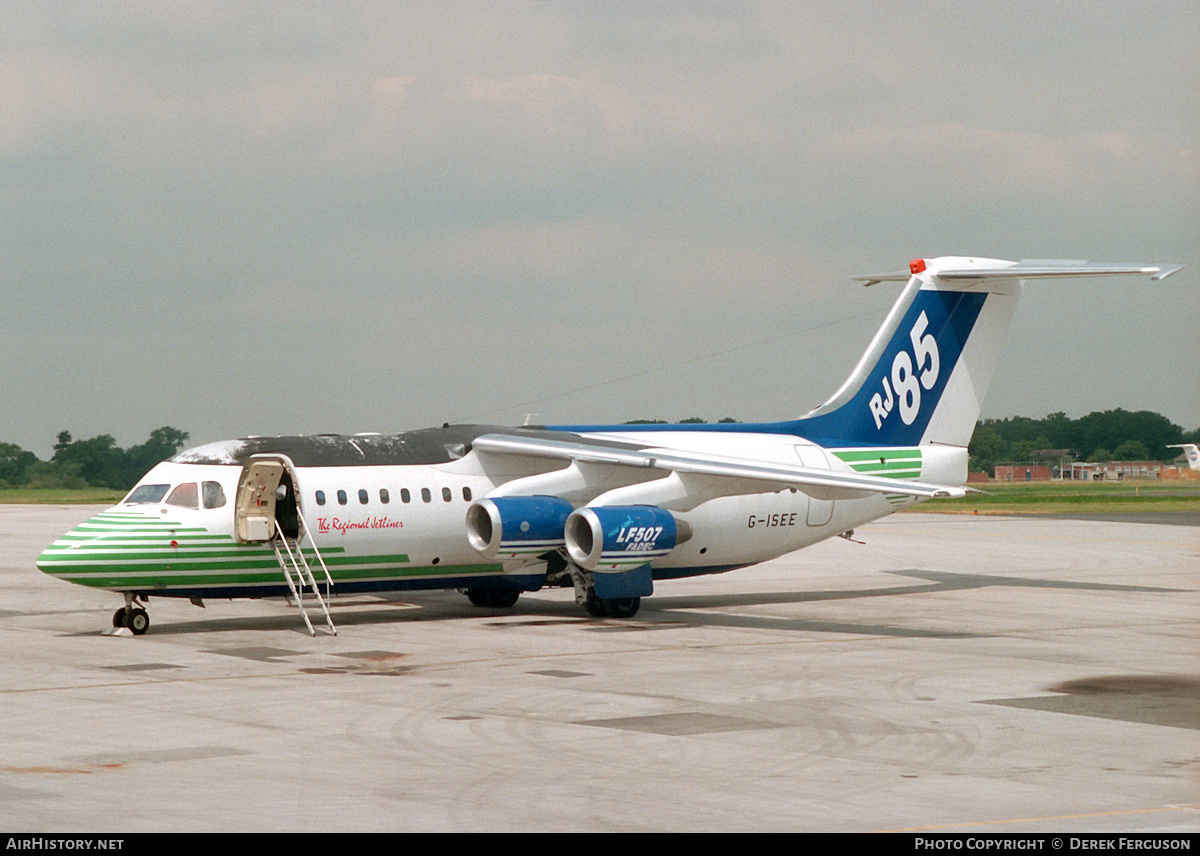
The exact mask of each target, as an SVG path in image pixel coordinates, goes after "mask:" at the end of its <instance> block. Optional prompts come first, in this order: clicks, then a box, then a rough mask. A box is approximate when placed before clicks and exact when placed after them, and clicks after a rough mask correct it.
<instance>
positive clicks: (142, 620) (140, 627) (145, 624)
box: [112, 594, 150, 636]
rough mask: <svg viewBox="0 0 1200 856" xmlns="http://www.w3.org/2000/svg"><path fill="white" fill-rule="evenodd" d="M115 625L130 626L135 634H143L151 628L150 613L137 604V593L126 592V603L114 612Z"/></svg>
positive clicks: (116, 626)
mask: <svg viewBox="0 0 1200 856" xmlns="http://www.w3.org/2000/svg"><path fill="white" fill-rule="evenodd" d="M112 624H113V627H114V628H116V629H118V630H119V629H121V628H122V627H128V628H129V629H130V630H131V631H133V635H134V636H141V635H142V634H143V633H145V632H146V631H147V630H149V629H150V613H148V612H146V610H144V609H142V608H141V607H140V606H137V595H133V594H126V595H125V605H124V606H123V607H121V608H120V609H118V610H117V611H116V612H114V613H113V619H112Z"/></svg>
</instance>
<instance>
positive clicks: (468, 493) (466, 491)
mask: <svg viewBox="0 0 1200 856" xmlns="http://www.w3.org/2000/svg"><path fill="white" fill-rule="evenodd" d="M463 499H464V500H465V501H467V502H470V501H471V489H470V488H469V487H464V488H463Z"/></svg>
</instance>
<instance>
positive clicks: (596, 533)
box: [566, 505, 692, 572]
mask: <svg viewBox="0 0 1200 856" xmlns="http://www.w3.org/2000/svg"><path fill="white" fill-rule="evenodd" d="M691 534H692V531H691V527H689V526H688V525H687V523H685V522H684V521H682V520H677V519H676V518H675V516H674V515H673V514H671V512H669V511H664V510H663V509H661V508H658V507H656V506H653V505H612V506H598V507H591V506H585V507H584V508H580V509H578V510H577V511H575V512H574V513H572V514H571V516H570V517H569V518H567V530H566V541H567V553H568V555H570V557H571V560H572V561H573V562H575V564H577V565H579V567H581V568H584V569H586V570H589V571H597V570H598V571H603V572H613V571H616V572H621V571H628V570H630V569H632V568H636V567H638V566H640V565H644V564H646V563H647V562H650V561H653V560H654V559H658V558H661V557H662V556H665V555H667V553H669V552H671V550H672V549H674V547H675V545H676V544H682V543H683V542H684V541H686V540H687V539H688V538H690V537H691Z"/></svg>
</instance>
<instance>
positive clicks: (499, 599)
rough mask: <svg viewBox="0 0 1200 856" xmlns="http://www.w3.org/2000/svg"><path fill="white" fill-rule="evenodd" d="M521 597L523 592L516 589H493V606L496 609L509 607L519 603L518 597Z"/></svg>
mask: <svg viewBox="0 0 1200 856" xmlns="http://www.w3.org/2000/svg"><path fill="white" fill-rule="evenodd" d="M520 597H521V593H520V592H519V591H517V590H516V589H510V588H498V589H492V606H494V607H496V609H508V608H509V607H512V606H516V605H517V599H518V598H520Z"/></svg>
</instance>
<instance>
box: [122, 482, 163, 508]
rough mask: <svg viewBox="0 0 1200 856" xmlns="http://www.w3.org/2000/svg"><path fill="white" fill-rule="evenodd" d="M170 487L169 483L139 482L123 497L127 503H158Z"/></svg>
mask: <svg viewBox="0 0 1200 856" xmlns="http://www.w3.org/2000/svg"><path fill="white" fill-rule="evenodd" d="M170 489H171V486H170V485H169V484H140V485H138V486H137V487H135V488H134V489H133V490H132V491H130V493H129V496H127V497H125V503H126V504H127V505H132V504H133V503H135V502H146V503H152V504H153V503H158V502H161V501H162V498H163V497H164V496H166V495H167V491H168V490H170Z"/></svg>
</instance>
